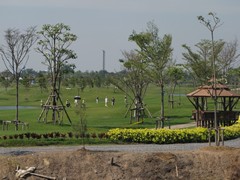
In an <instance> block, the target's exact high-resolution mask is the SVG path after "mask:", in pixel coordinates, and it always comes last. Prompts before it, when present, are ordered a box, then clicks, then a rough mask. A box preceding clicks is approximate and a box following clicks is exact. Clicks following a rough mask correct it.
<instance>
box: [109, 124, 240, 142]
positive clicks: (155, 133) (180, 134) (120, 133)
mask: <svg viewBox="0 0 240 180" xmlns="http://www.w3.org/2000/svg"><path fill="white" fill-rule="evenodd" d="M214 134H215V131H214V130H212V131H211V138H213V137H214ZM208 135H209V131H208V129H207V128H201V127H197V128H192V129H157V130H156V129H126V128H124V129H120V128H116V129H111V130H109V131H108V132H107V137H108V138H109V139H110V140H112V141H114V142H117V141H122V142H134V143H154V144H173V143H191V142H206V141H208ZM237 137H240V120H238V121H237V123H236V124H234V125H232V126H229V127H225V128H224V139H233V138H237Z"/></svg>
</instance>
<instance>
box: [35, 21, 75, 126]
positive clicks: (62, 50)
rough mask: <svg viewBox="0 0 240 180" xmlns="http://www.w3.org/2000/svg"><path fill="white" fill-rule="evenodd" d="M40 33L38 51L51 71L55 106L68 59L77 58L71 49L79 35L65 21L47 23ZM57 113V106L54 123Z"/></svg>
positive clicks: (53, 103)
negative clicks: (71, 30)
mask: <svg viewBox="0 0 240 180" xmlns="http://www.w3.org/2000/svg"><path fill="white" fill-rule="evenodd" d="M38 34H39V35H40V40H39V41H38V47H37V52H39V53H40V54H42V55H43V57H44V59H45V62H44V63H45V64H46V65H47V66H48V69H49V71H50V76H51V81H50V82H51V87H52V94H51V97H52V100H51V103H52V104H51V105H52V106H54V107H55V106H57V102H58V100H59V99H60V97H59V93H60V89H59V88H60V87H61V78H62V77H61V75H62V73H63V68H64V66H65V65H66V64H68V60H70V59H76V58H77V55H76V53H75V52H74V51H73V50H71V49H69V47H70V46H71V44H72V43H73V42H74V41H76V40H77V36H76V35H74V34H72V33H70V27H69V26H67V25H64V24H63V23H59V24H56V25H50V24H45V25H43V27H42V30H41V31H39V32H38ZM60 102H61V99H60ZM61 104H62V102H61ZM56 113H57V112H56V110H55V108H53V114H52V119H53V121H54V123H55V119H56ZM65 113H66V111H65ZM69 120H70V119H69Z"/></svg>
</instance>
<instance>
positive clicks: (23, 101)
mask: <svg viewBox="0 0 240 180" xmlns="http://www.w3.org/2000/svg"><path fill="white" fill-rule="evenodd" d="M191 90H192V89H189V88H183V87H181V88H179V89H177V91H176V93H178V94H186V93H188V92H190V91H191ZM49 93H50V91H45V92H42V93H41V91H40V89H39V88H38V87H31V88H30V89H28V90H26V89H25V88H24V87H21V88H20V96H19V98H20V99H19V105H20V106H32V107H34V108H32V109H19V120H20V121H23V122H27V123H29V125H30V126H29V129H28V130H21V127H19V131H18V133H21V132H23V133H24V132H35V133H39V134H42V133H47V132H64V133H66V132H70V131H76V130H75V128H73V127H75V125H77V124H79V120H80V115H78V114H77V113H76V111H77V108H75V107H74V103H73V102H74V99H73V98H74V96H75V95H78V89H77V88H71V89H68V88H65V87H62V90H61V99H62V101H63V103H65V101H66V100H67V99H68V100H69V101H70V103H71V107H70V108H67V112H68V114H69V116H70V118H71V121H72V123H73V126H71V125H70V124H69V122H68V119H67V117H66V115H64V120H63V125H54V124H53V123H52V122H51V120H50V119H51V118H50V117H51V114H50V113H49V116H48V123H47V124H45V123H43V122H38V121H37V119H38V117H39V115H40V113H41V107H40V101H41V100H43V101H44V102H45V101H46V100H47V98H48V96H49ZM167 94H168V88H166V92H165V116H167V117H168V119H170V124H181V123H188V122H190V121H191V120H190V117H191V112H192V109H193V106H192V104H191V103H190V102H189V101H188V99H187V98H186V97H185V96H175V104H174V108H173V109H171V108H170V105H169V103H168V96H167ZM80 96H81V97H82V98H83V99H85V102H86V121H87V127H88V132H90V133H93V132H95V133H99V132H106V131H107V130H109V129H111V128H122V127H125V128H127V127H131V128H154V127H155V120H156V118H157V117H159V115H160V89H159V88H158V87H155V86H153V85H151V86H150V87H149V90H148V92H147V93H146V96H145V99H144V103H145V104H146V105H147V106H146V107H147V109H148V110H149V112H150V114H151V115H152V116H153V118H150V114H148V113H147V112H146V113H147V115H148V117H147V118H144V123H143V124H141V123H135V122H134V123H132V124H130V123H129V121H130V117H129V116H130V115H129V113H128V114H127V117H126V118H125V117H124V115H125V114H126V112H127V110H128V108H126V107H125V104H124V94H123V93H122V92H120V91H119V90H115V91H114V87H108V88H106V87H105V88H86V89H85V90H84V91H83V92H80ZM97 96H98V97H99V103H98V104H96V102H95V98H96V97H97ZM105 96H108V98H109V106H108V107H105V106H104V98H105ZM112 97H115V99H116V104H115V106H114V107H113V106H111V98H112ZM14 105H15V89H14V87H12V88H9V89H8V91H5V89H3V88H1V89H0V106H14ZM14 119H15V110H0V120H14ZM166 125H168V124H167V122H166ZM1 128H2V127H1ZM10 134H16V131H15V130H14V125H11V126H9V130H8V131H6V130H5V131H3V130H2V129H0V136H2V135H10Z"/></svg>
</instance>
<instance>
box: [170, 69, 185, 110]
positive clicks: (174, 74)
mask: <svg viewBox="0 0 240 180" xmlns="http://www.w3.org/2000/svg"><path fill="white" fill-rule="evenodd" d="M183 76H184V71H183V69H182V68H180V67H178V66H171V67H169V68H168V70H167V77H168V82H169V83H170V89H171V92H170V94H169V102H170V103H171V108H173V107H174V96H173V94H174V92H175V89H176V86H177V84H178V83H179V81H180V80H181V79H182V78H183Z"/></svg>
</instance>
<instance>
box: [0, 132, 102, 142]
mask: <svg viewBox="0 0 240 180" xmlns="http://www.w3.org/2000/svg"><path fill="white" fill-rule="evenodd" d="M51 138H99V139H102V138H106V134H105V133H99V134H96V133H91V134H89V133H85V134H81V133H72V132H68V133H60V132H51V133H46V134H37V133H29V132H27V133H23V134H14V135H8V136H7V135H5V136H1V137H0V139H4V140H5V139H51Z"/></svg>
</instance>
